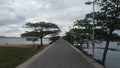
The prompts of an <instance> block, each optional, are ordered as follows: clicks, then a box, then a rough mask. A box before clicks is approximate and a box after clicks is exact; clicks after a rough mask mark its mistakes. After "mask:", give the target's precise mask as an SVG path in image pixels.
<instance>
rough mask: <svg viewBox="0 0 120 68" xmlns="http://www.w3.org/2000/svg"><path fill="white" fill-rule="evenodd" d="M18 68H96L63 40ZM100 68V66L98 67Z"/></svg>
mask: <svg viewBox="0 0 120 68" xmlns="http://www.w3.org/2000/svg"><path fill="white" fill-rule="evenodd" d="M17 68H96V67H94V65H93V64H92V63H91V62H89V61H88V60H87V59H86V58H85V57H84V56H83V55H81V54H80V53H79V52H78V51H77V50H76V49H75V48H73V47H72V46H71V45H70V44H69V43H67V42H66V41H65V40H63V39H59V40H57V41H56V42H55V43H54V44H52V45H51V46H50V47H49V48H47V49H46V50H45V51H44V52H43V53H41V54H39V55H37V57H36V58H34V59H32V61H28V62H27V63H26V62H25V63H24V64H21V65H20V66H18V67H17ZM97 68H99V66H98V67H97Z"/></svg>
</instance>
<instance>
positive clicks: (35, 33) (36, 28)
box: [21, 22, 60, 46]
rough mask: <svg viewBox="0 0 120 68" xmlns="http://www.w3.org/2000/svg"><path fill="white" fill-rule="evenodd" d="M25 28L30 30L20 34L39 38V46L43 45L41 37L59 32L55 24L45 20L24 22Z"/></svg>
mask: <svg viewBox="0 0 120 68" xmlns="http://www.w3.org/2000/svg"><path fill="white" fill-rule="evenodd" d="M26 27H27V28H31V29H32V30H31V31H30V32H27V33H23V34H22V35H21V36H24V37H25V36H26V37H27V38H31V37H32V38H34V37H36V38H40V42H41V46H43V41H42V39H43V37H44V36H46V35H49V34H54V33H59V32H60V29H59V27H58V26H57V25H56V24H53V23H49V22H48V23H46V22H37V23H31V22H28V23H26Z"/></svg>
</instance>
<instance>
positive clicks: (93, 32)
mask: <svg viewBox="0 0 120 68" xmlns="http://www.w3.org/2000/svg"><path fill="white" fill-rule="evenodd" d="M95 2H96V0H95V1H93V2H90V1H88V2H86V3H85V4H87V5H91V4H93V19H92V20H93V27H92V29H93V31H92V57H93V58H94V48H95V39H94V36H95V31H94V30H95Z"/></svg>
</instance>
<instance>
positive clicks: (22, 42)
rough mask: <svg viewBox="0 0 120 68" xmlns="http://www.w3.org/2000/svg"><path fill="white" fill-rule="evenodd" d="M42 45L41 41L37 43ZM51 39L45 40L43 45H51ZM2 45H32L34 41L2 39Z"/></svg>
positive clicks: (0, 39) (0, 42) (0, 40)
mask: <svg viewBox="0 0 120 68" xmlns="http://www.w3.org/2000/svg"><path fill="white" fill-rule="evenodd" d="M35 43H36V44H39V43H40V40H38V41H36V42H35ZM49 43H50V40H49V39H46V38H45V39H43V44H49ZM0 44H32V41H26V39H25V38H0Z"/></svg>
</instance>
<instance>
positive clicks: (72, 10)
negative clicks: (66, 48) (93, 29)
mask: <svg viewBox="0 0 120 68" xmlns="http://www.w3.org/2000/svg"><path fill="white" fill-rule="evenodd" d="M91 1H93V0H91ZM85 2H86V0H0V27H1V28H2V29H0V32H2V33H7V32H10V33H11V32H12V34H13V33H15V32H17V31H19V33H20V32H24V30H22V28H21V27H22V26H23V25H24V24H25V22H28V21H32V22H35V21H50V22H53V23H56V24H58V25H59V26H60V27H61V29H62V31H64V32H65V31H68V26H71V24H73V22H74V21H76V20H77V19H82V18H83V17H84V16H85V14H86V13H89V12H92V6H87V5H85ZM11 25H16V26H14V27H10V26H11ZM18 26H19V27H18ZM64 32H63V33H64ZM2 33H1V34H2ZM1 34H0V35H1ZM16 36H19V34H17V35H16Z"/></svg>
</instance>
